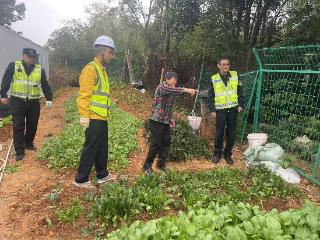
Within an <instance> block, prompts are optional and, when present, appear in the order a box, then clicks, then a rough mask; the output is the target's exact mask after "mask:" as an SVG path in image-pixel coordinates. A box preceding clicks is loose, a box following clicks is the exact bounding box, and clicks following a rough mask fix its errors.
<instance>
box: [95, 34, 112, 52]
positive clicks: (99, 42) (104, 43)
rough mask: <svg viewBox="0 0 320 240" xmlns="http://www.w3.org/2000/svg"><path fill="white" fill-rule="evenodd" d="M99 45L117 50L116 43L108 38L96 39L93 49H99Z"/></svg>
mask: <svg viewBox="0 0 320 240" xmlns="http://www.w3.org/2000/svg"><path fill="white" fill-rule="evenodd" d="M98 45H100V46H106V47H110V48H112V49H114V50H115V46H114V41H113V40H112V39H111V38H109V37H108V36H100V37H98V38H97V39H96V41H95V42H94V44H93V47H97V46H98Z"/></svg>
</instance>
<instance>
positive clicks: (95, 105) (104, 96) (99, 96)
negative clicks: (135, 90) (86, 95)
mask: <svg viewBox="0 0 320 240" xmlns="http://www.w3.org/2000/svg"><path fill="white" fill-rule="evenodd" d="M89 64H90V65H92V66H93V67H94V68H95V69H96V71H97V75H98V79H97V81H96V84H95V85H94V87H93V93H92V96H91V98H90V105H89V110H90V111H92V112H94V113H96V114H98V115H100V116H102V117H107V116H108V111H109V107H110V105H111V100H110V87H109V78H108V75H107V73H106V72H105V70H104V69H102V68H101V67H100V66H99V65H98V64H97V63H96V62H95V61H92V62H91V63H89Z"/></svg>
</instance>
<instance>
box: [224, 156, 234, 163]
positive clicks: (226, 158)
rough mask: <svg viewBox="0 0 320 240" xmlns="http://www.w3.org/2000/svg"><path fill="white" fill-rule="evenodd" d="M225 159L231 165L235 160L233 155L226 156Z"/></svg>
mask: <svg viewBox="0 0 320 240" xmlns="http://www.w3.org/2000/svg"><path fill="white" fill-rule="evenodd" d="M224 159H225V160H226V162H227V163H228V164H229V165H232V164H233V163H234V161H233V160H232V158H231V156H229V155H228V156H224Z"/></svg>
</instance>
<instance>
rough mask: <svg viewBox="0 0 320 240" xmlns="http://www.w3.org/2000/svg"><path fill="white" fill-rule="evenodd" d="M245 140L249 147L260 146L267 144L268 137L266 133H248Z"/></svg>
mask: <svg viewBox="0 0 320 240" xmlns="http://www.w3.org/2000/svg"><path fill="white" fill-rule="evenodd" d="M247 139H248V143H249V147H253V146H260V145H263V144H265V143H266V142H267V140H268V135H267V134H266V133H250V134H248V137H247Z"/></svg>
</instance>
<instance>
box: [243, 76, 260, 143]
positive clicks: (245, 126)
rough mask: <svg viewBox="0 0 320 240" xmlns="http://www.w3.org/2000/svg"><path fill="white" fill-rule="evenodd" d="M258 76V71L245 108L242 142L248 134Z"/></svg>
mask: <svg viewBox="0 0 320 240" xmlns="http://www.w3.org/2000/svg"><path fill="white" fill-rule="evenodd" d="M249 74H252V73H248V75H249ZM258 75H259V72H258V71H256V74H255V77H254V82H253V85H252V89H251V93H250V97H249V100H248V103H247V106H246V108H245V110H244V113H243V126H242V131H241V138H240V142H242V141H243V139H244V135H245V133H246V128H247V123H248V117H249V112H250V108H251V104H252V101H253V97H254V93H255V89H256V85H257V80H258ZM243 76H244V75H241V78H242V77H243Z"/></svg>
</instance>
